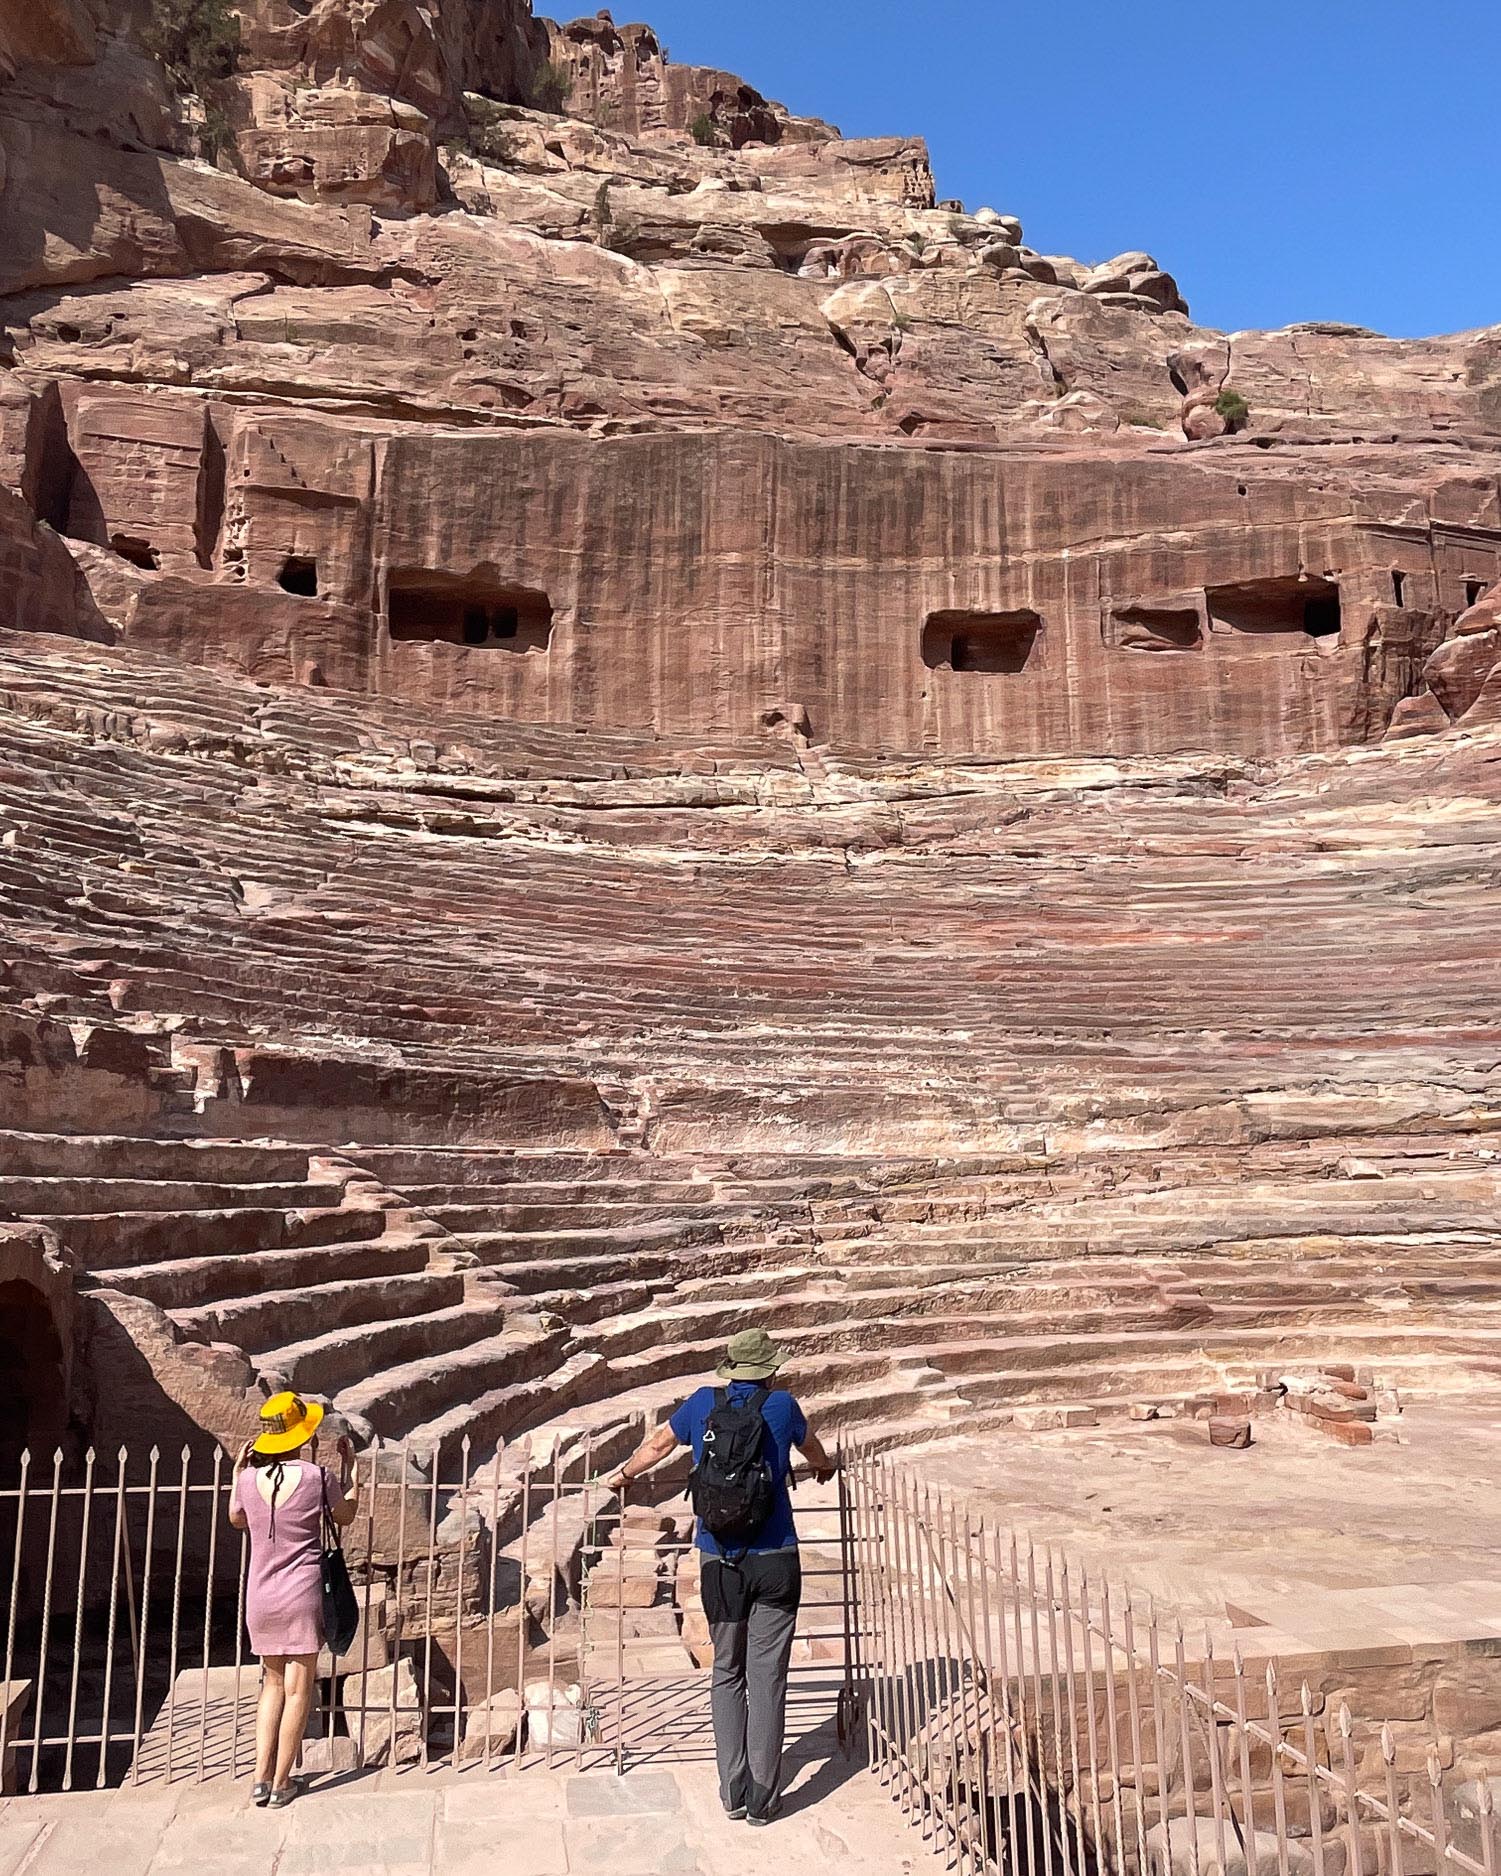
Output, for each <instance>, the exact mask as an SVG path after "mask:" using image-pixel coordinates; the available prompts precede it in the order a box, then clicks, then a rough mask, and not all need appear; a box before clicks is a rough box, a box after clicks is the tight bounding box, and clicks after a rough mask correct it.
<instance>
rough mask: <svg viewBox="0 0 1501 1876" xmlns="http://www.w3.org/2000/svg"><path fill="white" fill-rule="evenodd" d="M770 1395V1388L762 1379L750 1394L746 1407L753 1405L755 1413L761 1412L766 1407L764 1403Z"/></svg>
mask: <svg viewBox="0 0 1501 1876" xmlns="http://www.w3.org/2000/svg"><path fill="white" fill-rule="evenodd" d="M770 1397H771V1389H770V1388H769V1387H767V1385H766V1384H765V1382H764V1381H763V1382H762V1384H761V1385H760V1387H758V1388H757V1389H756V1391H755V1393H754V1394H752V1395H751V1397H750V1399H749V1400H748V1401H747V1402H746V1403H745V1404H746V1406H747V1407H754V1408H755V1410H756V1412H757V1413H761V1412H763V1411H764V1409H765V1407H766V1403H767V1401H768V1400H769V1399H770Z"/></svg>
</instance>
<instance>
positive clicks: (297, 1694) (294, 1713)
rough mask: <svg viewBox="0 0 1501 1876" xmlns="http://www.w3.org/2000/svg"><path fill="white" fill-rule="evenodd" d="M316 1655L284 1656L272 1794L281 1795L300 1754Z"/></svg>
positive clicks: (316, 1659)
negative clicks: (283, 1689)
mask: <svg viewBox="0 0 1501 1876" xmlns="http://www.w3.org/2000/svg"><path fill="white" fill-rule="evenodd" d="M317 1667H318V1657H317V1655H288V1656H287V1658H286V1689H287V1692H286V1700H285V1703H284V1704H283V1706H282V1712H281V1732H280V1735H279V1737H278V1739H277V1742H276V1790H278V1791H285V1790H286V1788H287V1786H288V1785H290V1784H291V1782H292V1769H293V1767H294V1766H295V1765H296V1763H297V1755H298V1753H300V1752H301V1751H302V1735H303V1734H304V1733H305V1732H306V1731H307V1721H308V1714H309V1713H310V1712H311V1711H312V1706H313V1688H314V1686H315V1684H316V1671H317Z"/></svg>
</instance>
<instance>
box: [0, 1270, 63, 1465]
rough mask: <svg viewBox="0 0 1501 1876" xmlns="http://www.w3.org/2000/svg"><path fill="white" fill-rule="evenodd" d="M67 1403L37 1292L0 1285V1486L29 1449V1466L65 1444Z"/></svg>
mask: <svg viewBox="0 0 1501 1876" xmlns="http://www.w3.org/2000/svg"><path fill="white" fill-rule="evenodd" d="M67 1429H68V1402H67V1395H66V1393H65V1391H64V1383H63V1349H62V1343H61V1342H60V1341H59V1339H58V1333H57V1324H56V1323H55V1322H54V1320H53V1316H52V1311H51V1310H50V1309H49V1308H48V1306H47V1300H46V1298H45V1297H44V1296H43V1295H42V1293H41V1291H40V1290H37V1289H33V1287H32V1286H31V1285H30V1284H29V1283H23V1282H21V1281H20V1279H19V1278H17V1279H14V1280H12V1281H10V1282H7V1283H0V1483H9V1482H11V1481H12V1480H13V1479H14V1478H15V1476H16V1473H17V1471H18V1470H19V1468H20V1463H21V1454H22V1453H23V1452H25V1451H26V1450H27V1449H28V1448H29V1449H30V1452H31V1456H32V1462H33V1465H34V1466H35V1465H39V1464H41V1463H42V1462H43V1461H45V1463H46V1465H47V1466H48V1468H49V1469H50V1467H51V1463H52V1455H53V1453H54V1452H55V1451H56V1450H57V1448H58V1447H59V1446H60V1445H61V1444H62V1443H63V1437H64V1435H65V1434H66V1432H67Z"/></svg>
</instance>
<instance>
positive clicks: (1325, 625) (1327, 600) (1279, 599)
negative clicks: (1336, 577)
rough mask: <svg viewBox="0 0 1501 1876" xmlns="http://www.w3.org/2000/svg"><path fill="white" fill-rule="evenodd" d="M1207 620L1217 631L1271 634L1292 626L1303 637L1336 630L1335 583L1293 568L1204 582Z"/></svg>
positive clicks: (1326, 635) (1332, 634)
mask: <svg viewBox="0 0 1501 1876" xmlns="http://www.w3.org/2000/svg"><path fill="white" fill-rule="evenodd" d="M1204 599H1205V603H1206V604H1207V605H1208V608H1209V623H1210V627H1211V629H1212V630H1213V631H1216V632H1239V633H1244V634H1246V635H1247V636H1250V637H1263V638H1272V637H1275V636H1277V635H1278V634H1279V633H1289V632H1295V633H1299V634H1301V635H1303V636H1304V637H1307V638H1335V637H1338V635H1339V587H1338V585H1337V584H1336V583H1335V582H1334V581H1333V580H1325V579H1319V578H1313V577H1306V578H1299V576H1298V575H1297V574H1288V575H1286V576H1285V577H1281V578H1276V579H1270V580H1242V581H1240V582H1239V583H1238V584H1236V585H1234V586H1206V587H1205V589H1204Z"/></svg>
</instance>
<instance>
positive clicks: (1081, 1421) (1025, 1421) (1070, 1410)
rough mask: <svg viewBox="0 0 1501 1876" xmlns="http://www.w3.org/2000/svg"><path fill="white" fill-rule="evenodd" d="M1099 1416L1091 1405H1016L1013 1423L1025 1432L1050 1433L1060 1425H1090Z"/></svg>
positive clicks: (1097, 1419) (1097, 1420)
mask: <svg viewBox="0 0 1501 1876" xmlns="http://www.w3.org/2000/svg"><path fill="white" fill-rule="evenodd" d="M1099 1419H1100V1416H1099V1414H1098V1413H1097V1412H1096V1410H1095V1409H1094V1408H1093V1407H1082V1406H1065V1405H1060V1406H1044V1405H1038V1406H1035V1407H1018V1408H1017V1409H1016V1417H1015V1424H1016V1425H1017V1426H1019V1427H1020V1428H1021V1429H1022V1431H1023V1432H1025V1433H1051V1432H1054V1431H1056V1430H1057V1429H1059V1428H1060V1427H1092V1426H1097V1425H1098V1424H1099Z"/></svg>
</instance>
